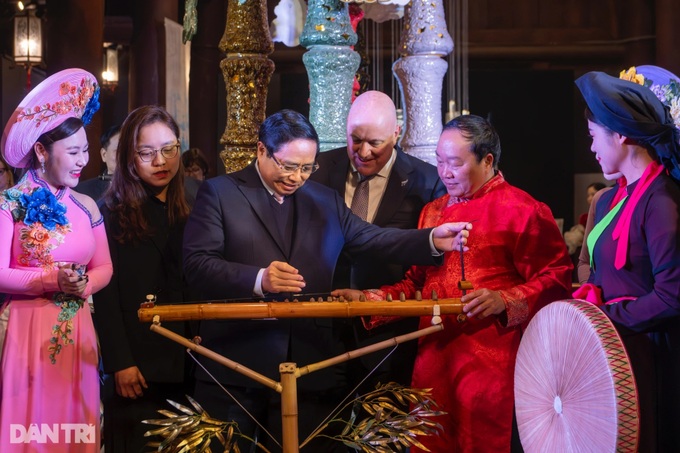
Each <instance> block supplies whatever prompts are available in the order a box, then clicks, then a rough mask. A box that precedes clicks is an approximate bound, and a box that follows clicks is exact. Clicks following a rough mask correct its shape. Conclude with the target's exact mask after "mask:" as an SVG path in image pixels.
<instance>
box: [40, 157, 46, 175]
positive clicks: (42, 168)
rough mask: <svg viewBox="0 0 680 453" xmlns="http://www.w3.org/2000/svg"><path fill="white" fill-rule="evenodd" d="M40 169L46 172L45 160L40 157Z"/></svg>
mask: <svg viewBox="0 0 680 453" xmlns="http://www.w3.org/2000/svg"><path fill="white" fill-rule="evenodd" d="M40 170H41V171H42V172H43V174H45V161H44V160H42V159H40Z"/></svg>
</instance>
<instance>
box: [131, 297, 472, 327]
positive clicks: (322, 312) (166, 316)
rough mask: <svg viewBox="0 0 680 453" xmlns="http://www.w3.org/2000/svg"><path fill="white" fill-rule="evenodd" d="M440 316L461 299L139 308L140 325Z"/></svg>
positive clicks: (459, 307)
mask: <svg viewBox="0 0 680 453" xmlns="http://www.w3.org/2000/svg"><path fill="white" fill-rule="evenodd" d="M437 305H438V306H439V309H440V313H441V314H442V315H450V314H454V315H457V314H460V313H462V312H463V304H462V303H461V302H460V299H440V300H432V299H423V300H413V299H410V300H405V301H398V302H387V301H368V302H237V303H217V302H216V303H200V304H176V305H156V306H154V307H149V308H146V307H144V308H140V309H139V310H138V312H137V314H138V316H139V320H140V321H141V322H151V321H153V317H154V316H156V315H158V316H160V319H161V320H162V321H186V320H200V319H262V318H350V317H354V316H432V309H433V307H434V306H437Z"/></svg>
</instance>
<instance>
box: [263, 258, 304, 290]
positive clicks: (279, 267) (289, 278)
mask: <svg viewBox="0 0 680 453" xmlns="http://www.w3.org/2000/svg"><path fill="white" fill-rule="evenodd" d="M305 286H306V284H305V279H304V277H303V276H302V275H300V274H299V273H298V270H297V269H295V268H294V267H293V266H291V265H290V264H288V263H284V262H283V261H272V263H271V264H270V265H269V266H267V268H266V269H265V270H264V274H262V290H263V291H264V292H265V294H266V293H299V292H302V288H304V287H305Z"/></svg>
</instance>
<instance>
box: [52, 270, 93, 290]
mask: <svg viewBox="0 0 680 453" xmlns="http://www.w3.org/2000/svg"><path fill="white" fill-rule="evenodd" d="M87 281H88V279H87V274H84V275H81V274H80V273H79V272H78V271H77V270H76V269H75V265H73V264H67V265H64V266H61V267H60V268H59V273H58V274H57V282H58V283H59V289H60V290H61V291H62V292H65V293H67V294H73V295H75V296H82V295H83V293H84V292H85V288H86V287H87Z"/></svg>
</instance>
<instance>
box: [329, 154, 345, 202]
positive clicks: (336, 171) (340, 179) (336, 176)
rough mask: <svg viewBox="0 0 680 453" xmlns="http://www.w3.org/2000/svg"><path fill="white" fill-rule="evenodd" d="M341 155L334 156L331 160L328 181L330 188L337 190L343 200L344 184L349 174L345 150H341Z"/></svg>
mask: <svg viewBox="0 0 680 453" xmlns="http://www.w3.org/2000/svg"><path fill="white" fill-rule="evenodd" d="M341 151H342V154H340V153H338V154H336V155H335V156H333V157H334V159H333V169H331V170H329V172H330V173H329V176H328V181H329V183H330V184H329V185H330V187H331V188H333V189H335V190H337V192H338V193H339V194H340V197H341V198H343V199H344V198H345V183H346V182H347V174H348V173H349V157H347V150H346V149H342V150H341Z"/></svg>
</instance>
